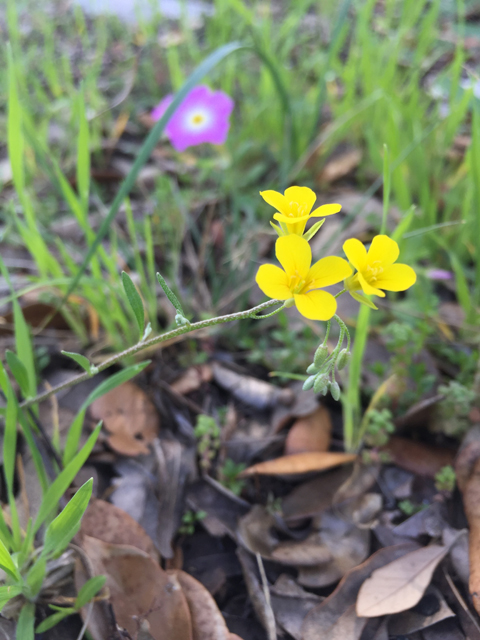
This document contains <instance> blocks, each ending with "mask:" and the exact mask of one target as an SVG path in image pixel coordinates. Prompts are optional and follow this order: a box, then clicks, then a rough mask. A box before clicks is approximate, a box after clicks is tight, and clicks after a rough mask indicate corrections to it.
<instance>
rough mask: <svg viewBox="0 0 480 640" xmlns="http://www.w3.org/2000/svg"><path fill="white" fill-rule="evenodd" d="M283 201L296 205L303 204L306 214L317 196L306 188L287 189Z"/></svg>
mask: <svg viewBox="0 0 480 640" xmlns="http://www.w3.org/2000/svg"><path fill="white" fill-rule="evenodd" d="M285 199H286V201H287V202H289V203H290V202H296V203H297V204H300V205H302V204H305V205H306V206H307V213H310V211H311V209H312V207H313V205H314V204H315V200H316V199H317V196H316V195H315V193H314V192H313V191H312V190H311V189H309V188H308V187H289V188H288V189H286V190H285Z"/></svg>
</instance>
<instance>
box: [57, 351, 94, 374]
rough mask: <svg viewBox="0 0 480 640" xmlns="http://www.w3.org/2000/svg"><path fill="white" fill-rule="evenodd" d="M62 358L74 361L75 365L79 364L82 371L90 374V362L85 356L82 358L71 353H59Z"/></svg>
mask: <svg viewBox="0 0 480 640" xmlns="http://www.w3.org/2000/svg"><path fill="white" fill-rule="evenodd" d="M61 353H63V355H64V356H67V357H68V358H71V359H72V360H75V362H76V363H77V364H79V365H80V366H81V367H82V369H84V370H85V371H86V372H87V373H91V369H92V365H91V364H90V361H89V359H88V358H86V357H85V356H82V355H81V354H80V353H73V351H61Z"/></svg>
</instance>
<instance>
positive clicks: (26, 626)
mask: <svg viewBox="0 0 480 640" xmlns="http://www.w3.org/2000/svg"><path fill="white" fill-rule="evenodd" d="M34 628H35V605H34V604H33V602H26V603H25V604H24V605H23V607H22V610H21V611H20V615H19V617H18V622H17V635H16V637H17V638H21V639H22V640H34V635H35V632H34Z"/></svg>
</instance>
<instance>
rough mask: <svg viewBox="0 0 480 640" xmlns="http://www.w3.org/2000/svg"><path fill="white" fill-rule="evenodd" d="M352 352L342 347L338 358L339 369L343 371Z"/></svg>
mask: <svg viewBox="0 0 480 640" xmlns="http://www.w3.org/2000/svg"><path fill="white" fill-rule="evenodd" d="M351 355H352V354H351V353H350V351H348V350H347V349H342V350H341V351H340V353H339V354H338V358H337V369H338V370H339V371H341V370H342V369H345V367H346V366H347V364H348V362H349V360H350V356H351Z"/></svg>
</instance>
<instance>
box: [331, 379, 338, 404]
mask: <svg viewBox="0 0 480 640" xmlns="http://www.w3.org/2000/svg"><path fill="white" fill-rule="evenodd" d="M330 393H331V394H332V398H333V399H334V400H340V387H339V385H338V382H337V381H336V380H334V381H333V382H332V383H331V384H330Z"/></svg>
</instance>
